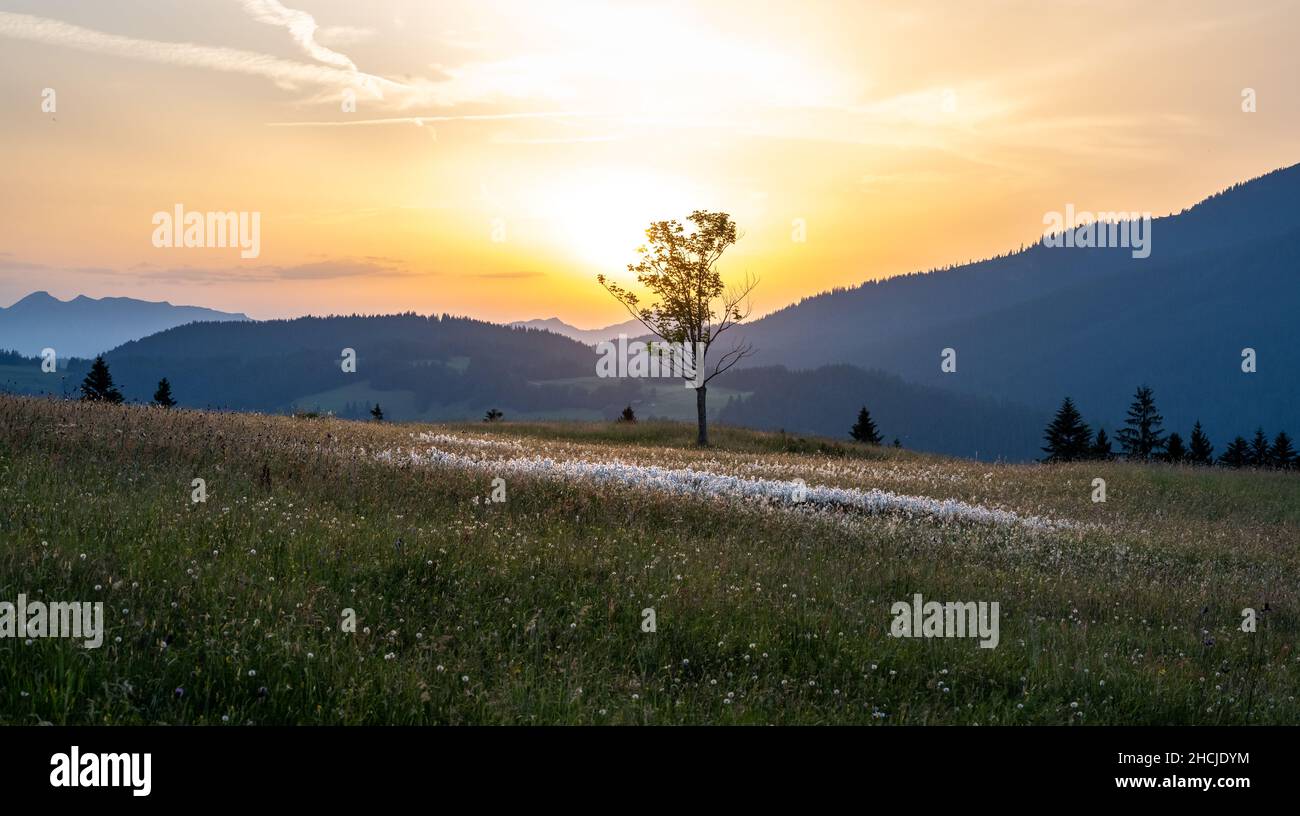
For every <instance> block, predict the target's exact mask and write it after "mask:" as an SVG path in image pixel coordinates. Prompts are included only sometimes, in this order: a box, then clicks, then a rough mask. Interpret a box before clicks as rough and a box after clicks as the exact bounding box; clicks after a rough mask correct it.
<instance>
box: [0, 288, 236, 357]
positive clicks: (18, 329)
mask: <svg viewBox="0 0 1300 816" xmlns="http://www.w3.org/2000/svg"><path fill="white" fill-rule="evenodd" d="M228 320H248V316H247V315H245V314H242V313H237V312H221V311H217V310H216V309H207V308H204V307H201V306H173V305H172V304H170V303H167V302H165V301H162V302H160V301H149V300H138V299H136V298H129V297H104V298H93V297H88V296H86V295H77V296H76V297H73V298H71V299H69V300H59V299H58V298H56V297H54V296H53V295H51V294H50V293H49V292H46V291H44V290H40V291H36V292H32V293H31V294H30V295H27V296H26V297H24V298H22V299H21V300H18V301H17V302H15V303H14V304H13V305H12V306H9V307H8V308H4V307H0V349H12V350H14V351H18V352H19V353H21V354H24V355H27V356H34V355H37V354H40V353H41V350H42V349H45V348H53V349H54V350H55V351H56V353H57V354H58V355H59V356H60V357H61V358H65V359H66V358H67V357H93V356H94V355H96V354H99V353H101V352H105V351H108V350H110V349H113V348H116V347H117V346H120V345H122V344H123V343H126V342H129V341H131V340H139V339H141V338H143V337H146V336H148V335H150V334H154V333H156V332H160V331H164V330H166V329H171V328H175V327H176V326H182V325H184V324H186V323H193V322H196V321H228Z"/></svg>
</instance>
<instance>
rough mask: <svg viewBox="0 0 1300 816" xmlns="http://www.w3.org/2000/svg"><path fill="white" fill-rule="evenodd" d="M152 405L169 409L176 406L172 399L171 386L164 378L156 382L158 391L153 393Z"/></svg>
mask: <svg viewBox="0 0 1300 816" xmlns="http://www.w3.org/2000/svg"><path fill="white" fill-rule="evenodd" d="M153 404H154V405H157V406H160V407H162V408H171V407H172V406H174V405H175V404H176V400H174V399H172V384H171V383H169V382H167V378H166V377H163V378H162V379H161V380H159V381H158V390H157V391H155V392H153Z"/></svg>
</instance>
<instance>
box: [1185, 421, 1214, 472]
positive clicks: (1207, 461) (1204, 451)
mask: <svg viewBox="0 0 1300 816" xmlns="http://www.w3.org/2000/svg"><path fill="white" fill-rule="evenodd" d="M1187 461H1188V462H1190V463H1192V464H1193V465H1212V464H1214V446H1213V445H1211V444H1210V437H1208V436H1206V435H1205V431H1203V430H1202V429H1201V421H1200V420H1199V419H1198V420H1196V424H1195V425H1193V426H1192V445H1191V447H1190V448H1189V449H1188V451H1187Z"/></svg>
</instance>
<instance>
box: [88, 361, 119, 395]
mask: <svg viewBox="0 0 1300 816" xmlns="http://www.w3.org/2000/svg"><path fill="white" fill-rule="evenodd" d="M81 399H82V400H84V401H86V402H111V403H115V404H116V403H119V402H121V401H122V392H121V391H118V390H117V389H116V388H114V387H113V375H111V374H109V373H108V363H106V362H104V357H103V355H100V356H98V357H96V358H95V362H94V363H92V364H91V366H90V372H89V373H88V374H86V379H84V380H82V381H81Z"/></svg>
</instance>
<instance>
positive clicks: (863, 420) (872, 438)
mask: <svg viewBox="0 0 1300 816" xmlns="http://www.w3.org/2000/svg"><path fill="white" fill-rule="evenodd" d="M849 436H851V437H853V439H854V440H856V441H858V442H866V443H867V444H868V445H879V444H880V442H881V439H882V437H881V436H880V431H878V430H877V429H876V423H875V422H873V421H872V419H871V413H870V412H868V411H867V406H865V405H864V406H862V410H860V411H858V421H857V422H855V423H853V427H852V428H851V429H850V430H849Z"/></svg>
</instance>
